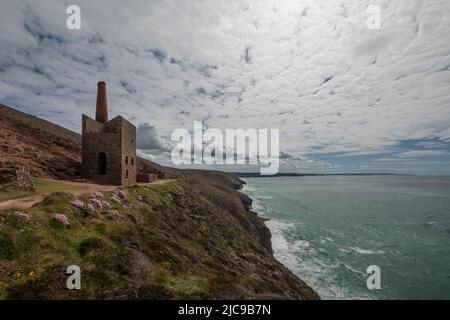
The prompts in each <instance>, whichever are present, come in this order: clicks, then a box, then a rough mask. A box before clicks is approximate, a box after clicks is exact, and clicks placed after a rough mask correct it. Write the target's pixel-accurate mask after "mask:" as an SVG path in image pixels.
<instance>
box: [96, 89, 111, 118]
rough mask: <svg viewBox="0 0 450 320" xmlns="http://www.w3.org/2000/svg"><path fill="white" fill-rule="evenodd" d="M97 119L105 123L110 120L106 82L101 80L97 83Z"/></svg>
mask: <svg viewBox="0 0 450 320" xmlns="http://www.w3.org/2000/svg"><path fill="white" fill-rule="evenodd" d="M95 120H97V121H98V122H102V123H105V122H107V121H108V104H107V102H106V82H104V81H99V82H98V84H97V110H96V112H95Z"/></svg>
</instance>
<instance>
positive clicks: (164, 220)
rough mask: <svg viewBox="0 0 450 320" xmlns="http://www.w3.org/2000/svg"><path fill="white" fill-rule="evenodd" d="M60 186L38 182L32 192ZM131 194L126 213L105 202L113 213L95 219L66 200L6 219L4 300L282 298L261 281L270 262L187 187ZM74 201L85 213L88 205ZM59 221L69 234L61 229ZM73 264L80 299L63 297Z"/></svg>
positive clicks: (99, 212)
mask: <svg viewBox="0 0 450 320" xmlns="http://www.w3.org/2000/svg"><path fill="white" fill-rule="evenodd" d="M63 185H64V182H60V181H55V182H54V181H48V180H41V179H37V180H36V192H44V193H47V192H51V191H52V190H55V189H57V190H61V188H62V187H63ZM126 190H127V191H128V198H127V199H122V200H121V202H120V203H119V202H115V201H114V200H113V197H112V193H110V192H103V194H104V199H103V200H104V201H106V202H108V203H110V207H109V208H106V207H103V208H98V209H96V211H95V212H94V213H92V214H86V212H84V211H83V210H81V209H79V208H76V207H73V206H72V205H71V204H70V201H72V200H73V199H75V197H74V196H73V195H71V194H66V193H61V192H56V193H52V194H50V195H49V196H47V197H46V198H45V199H44V200H43V201H42V202H41V203H39V204H36V205H34V206H33V207H31V208H29V209H23V210H21V211H24V212H25V213H27V214H29V215H32V220H30V221H28V220H25V219H23V218H20V217H17V216H16V215H15V210H14V209H6V210H0V299H5V298H10V299H19V298H27V299H74V298H82V299H104V298H120V299H122V298H129V299H171V298H178V299H183V298H189V299H198V298H230V297H237V298H245V297H252V294H265V293H266V292H268V291H270V292H275V291H276V290H275V289H276V287H275V286H274V285H273V283H272V282H271V281H274V280H271V279H265V278H264V277H263V276H261V275H263V274H265V275H269V274H271V273H272V272H273V270H274V268H276V267H275V266H274V265H273V264H271V263H268V262H267V259H268V257H269V256H268V255H267V253H264V252H265V251H264V250H263V249H262V248H261V247H260V246H258V245H257V244H256V242H254V241H252V240H251V239H250V238H249V237H248V236H247V235H246V234H245V233H244V232H242V231H241V229H240V227H239V225H238V224H236V222H235V220H233V219H232V218H231V217H230V216H231V215H230V213H223V212H221V211H220V210H218V209H217V207H214V205H213V204H212V203H211V201H209V200H207V199H206V198H204V197H203V196H202V195H200V194H198V193H196V192H194V191H192V190H191V186H190V185H189V184H184V183H183V182H181V181H173V182H169V183H165V184H154V185H147V186H133V187H128V188H126ZM77 199H79V200H81V201H83V202H84V203H88V202H89V201H90V195H89V194H84V195H82V196H80V197H77ZM55 213H61V214H64V215H66V216H67V218H68V219H69V221H70V226H68V227H66V226H64V225H62V224H61V223H59V222H57V221H55V219H54V218H53V215H54V214H55ZM259 261H260V262H261V263H259ZM269 261H271V260H269ZM73 264H75V265H78V266H79V267H80V268H81V270H82V290H79V291H70V290H67V288H66V287H65V285H66V280H67V275H66V274H65V270H66V269H67V267H68V266H69V265H73ZM236 288H237V289H236ZM236 290H237V291H236Z"/></svg>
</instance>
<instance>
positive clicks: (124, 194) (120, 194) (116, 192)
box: [112, 188, 128, 199]
mask: <svg viewBox="0 0 450 320" xmlns="http://www.w3.org/2000/svg"><path fill="white" fill-rule="evenodd" d="M112 193H113V195H116V196H117V197H119V198H121V199H126V198H127V197H128V192H127V191H126V190H121V189H119V188H117V189H114V190H113V192H112Z"/></svg>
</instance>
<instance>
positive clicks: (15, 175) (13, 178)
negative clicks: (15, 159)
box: [0, 162, 33, 190]
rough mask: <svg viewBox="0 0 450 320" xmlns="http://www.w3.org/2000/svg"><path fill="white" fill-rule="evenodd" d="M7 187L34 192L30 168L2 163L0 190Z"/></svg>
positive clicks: (0, 167)
mask: <svg viewBox="0 0 450 320" xmlns="http://www.w3.org/2000/svg"><path fill="white" fill-rule="evenodd" d="M7 186H14V187H20V188H24V189H30V190H32V189H33V181H32V180H31V175H30V170H29V169H28V167H26V166H23V165H19V164H16V163H12V162H0V188H1V187H7Z"/></svg>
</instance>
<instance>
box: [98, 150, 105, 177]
mask: <svg viewBox="0 0 450 320" xmlns="http://www.w3.org/2000/svg"><path fill="white" fill-rule="evenodd" d="M106 168H107V157H106V153H104V152H100V153H99V154H98V174H100V175H105V174H106Z"/></svg>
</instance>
